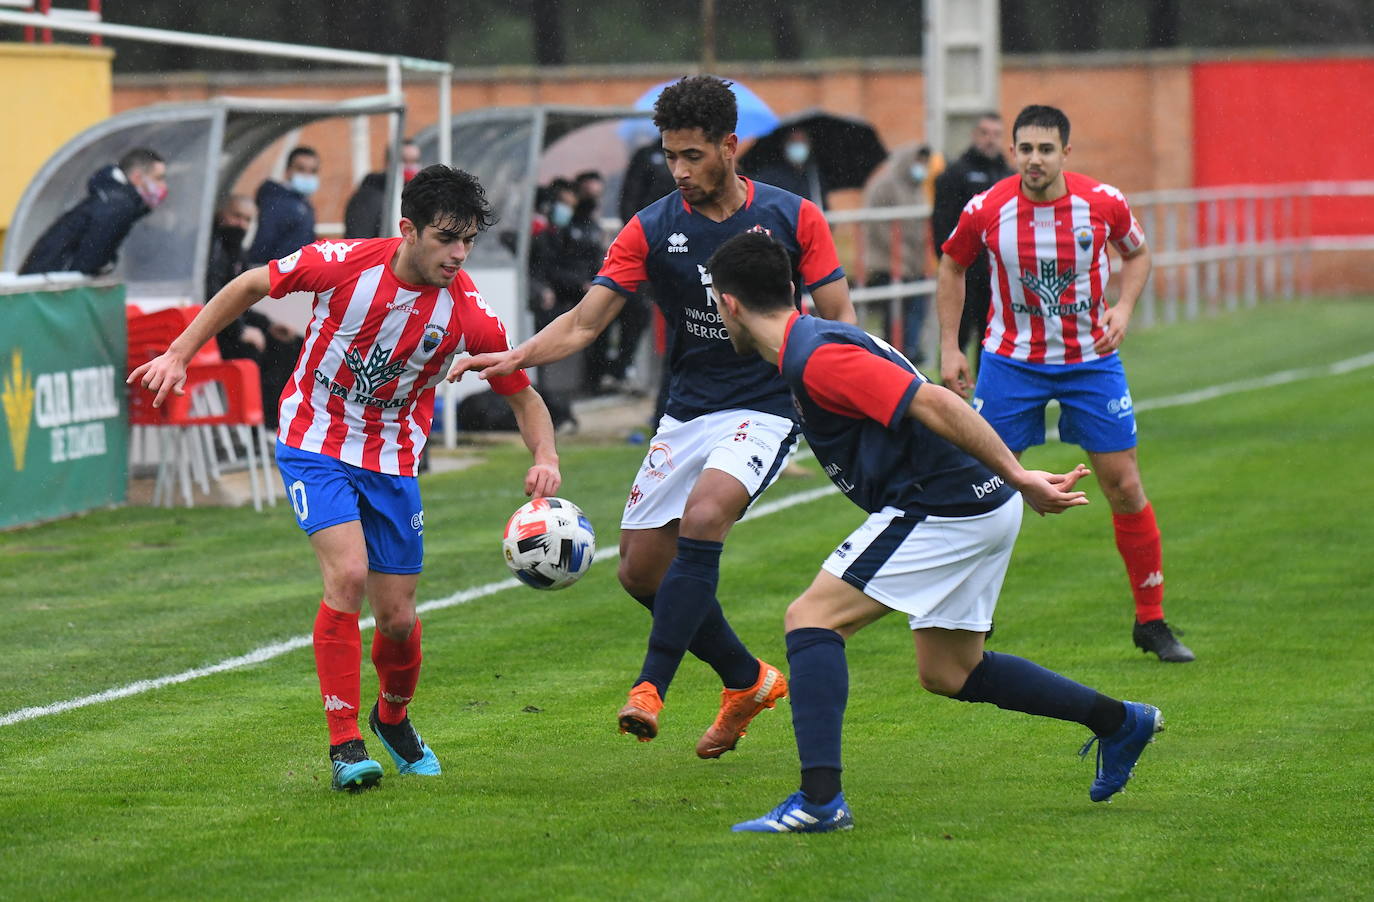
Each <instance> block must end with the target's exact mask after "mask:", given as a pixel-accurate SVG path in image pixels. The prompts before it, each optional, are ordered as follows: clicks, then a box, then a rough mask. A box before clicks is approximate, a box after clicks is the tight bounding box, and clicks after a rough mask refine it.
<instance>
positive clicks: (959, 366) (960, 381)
mask: <svg viewBox="0 0 1374 902" xmlns="http://www.w3.org/2000/svg"><path fill="white" fill-rule="evenodd" d="M940 381H941V382H943V383H944V385H945V388H947V389H949V390H950V391H952V392H956V393H957V394H958V395H959V397H961V398H963V399H964V400H965V401H968V400H970V399H971V398H972V397H973V379H972V378H971V375H970V373H969V368H968V358H967V357H965V356H964V352H963V351H960V350H942V351H941V352H940Z"/></svg>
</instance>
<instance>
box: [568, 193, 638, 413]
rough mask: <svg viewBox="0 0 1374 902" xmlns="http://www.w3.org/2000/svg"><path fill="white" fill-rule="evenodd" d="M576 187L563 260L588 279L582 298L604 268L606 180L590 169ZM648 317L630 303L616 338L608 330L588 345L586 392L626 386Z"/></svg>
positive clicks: (617, 322) (617, 325) (617, 323)
mask: <svg viewBox="0 0 1374 902" xmlns="http://www.w3.org/2000/svg"><path fill="white" fill-rule="evenodd" d="M573 188H574V191H575V193H576V200H577V202H576V204H575V205H574V207H573V218H572V223H571V224H569V226H568V229H567V234H566V236H565V237H564V240H563V259H564V261H565V263H566V265H567V267H568V268H569V269H570V270H571V271H572V272H573V273H574V274H575V275H585V276H586V282H585V287H584V288H583V290H582V291H579V292H578V298H579V299H580V298H581V296H582V295H583V294H585V293H586V288H587V287H590V286H591V281H592V279H593V278H594V277H595V276H596V274H597V271H598V270H600V269H601V261H602V258H603V257H604V256H605V254H606V237H605V234H604V233H603V232H602V229H601V220H600V215H601V214H600V210H601V199H602V197H603V195H604V194H605V191H606V181H605V179H603V178H602V177H601V173H599V172H596V171H593V170H587V171H585V172H579V173H578V174H577V178H576V179H574V180H573ZM646 318H647V317H646V312H645V311H644V310H643V307H642V305H641V304H639V303H627V304H626V305H625V306H624V307H623V308H622V309H621V311H620V315H619V316H617V317H616V318H615V321H614V322H615V329H614V332H615V334H614V336H612V334H611V332H612V330H611V329H607V330H605V331H604V332H602V333H601V334H600V335H598V336H597V337H596V340H595V341H593V342H592V343H591V345H589V346H588V348H587V358H586V363H587V367H586V371H585V372H584V374H583V377H582V388H583V390H584V391H585V392H587V393H588V394H597V393H599V392H602V391H615V390H617V389H620V388H622V387H623V385H624V381H625V370H626V367H628V366H629V365H630V363H631V362H633V360H634V352H635V346H636V345H637V344H638V343H639V336H640V335H641V334H643V332H644V321H645V319H646Z"/></svg>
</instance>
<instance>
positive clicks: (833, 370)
mask: <svg viewBox="0 0 1374 902" xmlns="http://www.w3.org/2000/svg"><path fill="white" fill-rule="evenodd" d="M802 384H803V385H804V386H805V387H806V393H807V394H808V395H810V396H811V398H812V400H814V401H815V402H816V403H817V404H819V405H820V406H821V407H824V408H825V409H826V410H828V411H830V412H831V413H837V414H839V415H841V416H846V417H855V418H866V419H870V420H877V421H878V422H879V423H882V424H883V425H884V426H886V427H887V428H889V429H895V428H897V426H898V425H899V424H900V423H901V422H902V417H904V416H906V409H907V407H908V406H909V405H910V404H911V399H912V397H913V396H914V395H915V394H916V389H918V388H919V387H920V385H921V379H920V377H918V376H917V375H916V374H915V373H912V372H910V371H909V370H905V369H903V368H902V367H900V366H898V365H897V364H895V363H893V362H892V361H891V360H888V359H887V358H885V357H879V356H878V355H877V354H874V353H872V352H870V351H867V350H865V349H864V348H861V347H859V346H858V345H851V344H841V343H832V344H824V345H821V346H820V347H819V348H817V349H816V350H815V351H813V352H812V353H811V357H810V359H808V360H807V361H806V369H805V370H803V371H802Z"/></svg>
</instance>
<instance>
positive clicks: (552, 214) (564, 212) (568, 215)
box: [549, 200, 573, 229]
mask: <svg viewBox="0 0 1374 902" xmlns="http://www.w3.org/2000/svg"><path fill="white" fill-rule="evenodd" d="M572 216H573V208H572V207H570V206H568V205H567V204H565V203H563V202H562V201H561V200H560V201H558V202H557V203H555V204H554V205H553V209H552V210H550V211H549V219H550V220H552V221H553V224H554V225H555V226H557V227H558V228H560V229H561V228H563V227H564V226H566V225H567V224H568V223H570V222H572Z"/></svg>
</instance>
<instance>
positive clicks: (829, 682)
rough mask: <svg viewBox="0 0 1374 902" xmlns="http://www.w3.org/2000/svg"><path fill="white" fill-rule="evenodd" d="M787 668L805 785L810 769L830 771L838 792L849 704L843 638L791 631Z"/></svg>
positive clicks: (809, 630)
mask: <svg viewBox="0 0 1374 902" xmlns="http://www.w3.org/2000/svg"><path fill="white" fill-rule="evenodd" d="M787 669H788V671H789V676H788V681H787V682H788V687H789V690H788V691H789V693H790V694H791V696H792V732H793V733H794V734H795V735H796V738H797V757H798V758H800V759H801V769H802V777H803V781H804V785H805V780H806V775H807V772H808V771H810V770H813V769H817V768H819V769H830V770H833V771H835V775H834V776H835V780H834V789H835V792H836V793H838V792H839V791H840V786H839V771H840V769H841V764H840V734H841V733H842V732H843V730H844V707H845V704H846V703H847V702H848V701H849V666H848V664H847V663H846V662H845V658H844V639H843V638H841V637H840V634H839V633H837V632H835V631H834V630H826V629H816V628H814V627H805V628H803V629H797V630H792V631H791V632H789V633H788V634H787ZM813 776H814V775H813ZM807 797H808V798H811V800H812V801H814V802H828V801H830V800H829V799H817V798H815V797H813V796H811V795H810V793H808V794H807ZM832 798H833V796H832Z"/></svg>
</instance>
